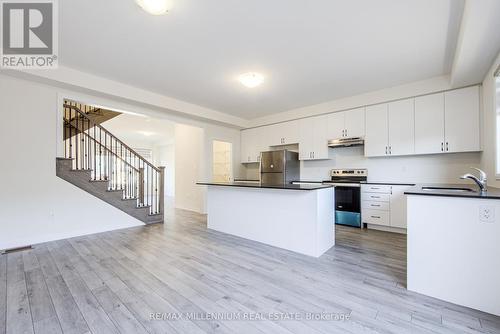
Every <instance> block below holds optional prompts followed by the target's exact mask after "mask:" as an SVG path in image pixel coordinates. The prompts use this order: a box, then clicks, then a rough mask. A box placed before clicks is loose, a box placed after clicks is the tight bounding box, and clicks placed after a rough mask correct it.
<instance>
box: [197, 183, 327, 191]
mask: <svg viewBox="0 0 500 334" xmlns="http://www.w3.org/2000/svg"><path fill="white" fill-rule="evenodd" d="M196 184H198V185H203V186H222V187H242V188H260V189H284V190H318V189H325V188H331V187H333V186H332V185H331V184H321V183H318V184H279V185H273V184H262V183H245V182H197V183H196Z"/></svg>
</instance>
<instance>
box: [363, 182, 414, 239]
mask: <svg viewBox="0 0 500 334" xmlns="http://www.w3.org/2000/svg"><path fill="white" fill-rule="evenodd" d="M411 187H412V186H410V185H381V184H363V185H361V221H362V222H363V223H365V224H368V225H377V226H385V227H389V228H395V229H394V230H391V231H394V232H399V231H400V230H398V229H406V196H405V194H404V192H405V191H407V190H408V189H409V188H411Z"/></svg>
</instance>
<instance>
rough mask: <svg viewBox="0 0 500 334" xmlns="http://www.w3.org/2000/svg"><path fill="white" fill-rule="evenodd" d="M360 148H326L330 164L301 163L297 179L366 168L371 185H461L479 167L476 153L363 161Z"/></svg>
mask: <svg viewBox="0 0 500 334" xmlns="http://www.w3.org/2000/svg"><path fill="white" fill-rule="evenodd" d="M363 154H364V153H363V147H362V146H358V147H345V148H330V149H329V158H330V160H317V161H302V162H301V168H300V173H301V175H300V178H301V179H302V180H305V181H322V180H327V179H329V178H330V176H329V172H330V170H331V169H334V168H367V169H368V180H369V181H372V182H379V181H380V182H403V183H404V182H409V183H462V182H463V181H462V180H460V179H459V178H458V177H459V176H460V175H463V174H464V173H466V172H469V170H468V169H469V167H479V159H480V153H453V154H436V155H422V156H412V157H387V158H386V157H380V158H366V157H364V155H363ZM258 173H259V171H258V165H257V164H253V165H252V166H248V167H247V177H248V178H255V177H257V178H258Z"/></svg>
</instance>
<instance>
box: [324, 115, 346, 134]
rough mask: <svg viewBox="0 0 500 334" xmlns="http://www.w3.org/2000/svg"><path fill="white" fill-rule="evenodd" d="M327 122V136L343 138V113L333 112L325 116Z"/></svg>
mask: <svg viewBox="0 0 500 334" xmlns="http://www.w3.org/2000/svg"><path fill="white" fill-rule="evenodd" d="M327 123H328V128H327V132H328V138H329V139H339V138H344V133H345V114H344V113H343V112H335V113H333V114H330V115H328V116H327Z"/></svg>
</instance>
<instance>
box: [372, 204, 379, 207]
mask: <svg viewBox="0 0 500 334" xmlns="http://www.w3.org/2000/svg"><path fill="white" fill-rule="evenodd" d="M370 206H377V207H379V206H380V205H379V204H370Z"/></svg>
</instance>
